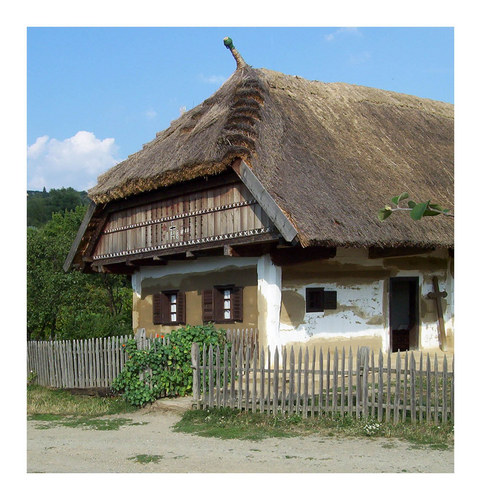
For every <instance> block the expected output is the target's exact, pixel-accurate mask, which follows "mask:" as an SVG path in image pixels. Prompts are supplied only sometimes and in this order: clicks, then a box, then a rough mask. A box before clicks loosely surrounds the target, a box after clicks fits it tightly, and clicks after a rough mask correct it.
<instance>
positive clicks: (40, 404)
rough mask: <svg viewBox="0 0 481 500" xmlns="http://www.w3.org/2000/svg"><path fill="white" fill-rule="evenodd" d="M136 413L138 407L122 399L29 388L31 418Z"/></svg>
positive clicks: (28, 404)
mask: <svg viewBox="0 0 481 500" xmlns="http://www.w3.org/2000/svg"><path fill="white" fill-rule="evenodd" d="M135 411H137V408H136V407H134V406H131V405H129V404H128V403H127V402H126V401H124V400H123V399H122V398H120V397H104V398H103V397H98V396H81V395H73V394H70V393H69V392H68V391H66V390H63V389H49V388H47V387H41V386H39V385H29V386H27V414H28V415H29V416H34V415H52V416H55V415H61V416H66V415H68V416H77V417H80V416H82V417H100V416H105V415H115V414H118V413H132V412H135ZM53 418H54V417H53Z"/></svg>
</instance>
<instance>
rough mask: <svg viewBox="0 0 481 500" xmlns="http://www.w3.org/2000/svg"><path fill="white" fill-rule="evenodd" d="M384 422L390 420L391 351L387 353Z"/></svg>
mask: <svg viewBox="0 0 481 500" xmlns="http://www.w3.org/2000/svg"><path fill="white" fill-rule="evenodd" d="M386 384H387V388H386V422H389V421H390V420H391V351H388V353H387V380H386Z"/></svg>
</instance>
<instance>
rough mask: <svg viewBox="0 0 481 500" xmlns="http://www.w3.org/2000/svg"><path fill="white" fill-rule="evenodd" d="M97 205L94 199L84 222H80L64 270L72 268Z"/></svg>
mask: <svg viewBox="0 0 481 500" xmlns="http://www.w3.org/2000/svg"><path fill="white" fill-rule="evenodd" d="M96 207H97V205H96V204H95V203H94V202H93V201H91V202H90V205H89V206H88V208H87V212H86V213H85V215H84V218H83V221H82V224H80V227H79V230H78V231H77V236H75V240H74V242H73V243H72V246H71V247H70V251H69V253H68V255H67V258H66V259H65V262H64V265H63V270H64V271H65V272H67V271H68V270H69V269H70V266H71V265H72V262H73V259H74V257H75V254H76V253H77V250H78V247H79V245H80V242H81V241H82V238H83V236H84V233H85V231H86V229H87V226H88V225H89V223H90V220H91V219H92V215H93V214H94V212H95V209H96Z"/></svg>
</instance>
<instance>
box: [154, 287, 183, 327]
mask: <svg viewBox="0 0 481 500" xmlns="http://www.w3.org/2000/svg"><path fill="white" fill-rule="evenodd" d="M153 322H154V325H185V292H180V291H179V290H166V291H163V292H160V293H155V294H154V296H153Z"/></svg>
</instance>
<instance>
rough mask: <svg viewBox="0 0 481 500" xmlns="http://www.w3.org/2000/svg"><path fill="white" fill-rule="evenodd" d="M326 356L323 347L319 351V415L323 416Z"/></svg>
mask: <svg viewBox="0 0 481 500" xmlns="http://www.w3.org/2000/svg"><path fill="white" fill-rule="evenodd" d="M323 400H324V355H323V351H322V347H321V348H320V349H319V415H320V416H321V415H322V413H323V411H324V410H323V408H324V404H323V403H324V401H323Z"/></svg>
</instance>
